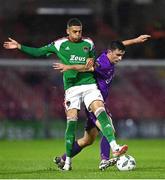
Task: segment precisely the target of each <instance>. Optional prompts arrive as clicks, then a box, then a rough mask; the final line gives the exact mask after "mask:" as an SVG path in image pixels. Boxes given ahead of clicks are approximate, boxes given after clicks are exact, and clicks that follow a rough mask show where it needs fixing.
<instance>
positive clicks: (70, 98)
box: [64, 84, 103, 110]
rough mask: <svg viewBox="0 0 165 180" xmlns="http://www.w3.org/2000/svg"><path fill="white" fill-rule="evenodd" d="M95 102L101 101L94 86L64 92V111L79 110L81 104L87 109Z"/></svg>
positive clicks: (77, 87)
mask: <svg viewBox="0 0 165 180" xmlns="http://www.w3.org/2000/svg"><path fill="white" fill-rule="evenodd" d="M95 100H101V101H103V97H102V95H101V92H100V90H99V89H98V88H97V85H96V84H88V85H80V86H74V87H71V88H69V89H67V90H66V91H65V103H64V104H65V109H66V110H69V109H78V110H80V108H81V103H82V102H84V104H85V106H86V108H87V109H89V106H90V104H91V103H92V102H93V101H95Z"/></svg>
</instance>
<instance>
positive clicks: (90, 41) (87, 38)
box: [82, 37, 94, 45]
mask: <svg viewBox="0 0 165 180" xmlns="http://www.w3.org/2000/svg"><path fill="white" fill-rule="evenodd" d="M82 40H83V41H86V42H88V43H90V44H92V45H93V44H94V42H93V40H92V39H91V38H89V37H82Z"/></svg>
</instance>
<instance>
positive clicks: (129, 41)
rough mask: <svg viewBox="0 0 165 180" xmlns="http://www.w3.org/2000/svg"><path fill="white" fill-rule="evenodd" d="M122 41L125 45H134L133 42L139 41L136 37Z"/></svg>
mask: <svg viewBox="0 0 165 180" xmlns="http://www.w3.org/2000/svg"><path fill="white" fill-rule="evenodd" d="M122 43H123V44H124V46H130V45H133V44H137V43H139V42H138V41H137V39H136V38H134V39H128V40H124V41H122Z"/></svg>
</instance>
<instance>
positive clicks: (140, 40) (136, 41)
mask: <svg viewBox="0 0 165 180" xmlns="http://www.w3.org/2000/svg"><path fill="white" fill-rule="evenodd" d="M150 37H151V36H150V35H148V34H144V35H140V36H138V37H137V38H133V39H128V40H124V41H122V43H123V44H124V45H125V46H129V45H133V44H139V43H143V42H145V41H147V40H148V39H149V38H150Z"/></svg>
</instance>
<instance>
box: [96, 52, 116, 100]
mask: <svg viewBox="0 0 165 180" xmlns="http://www.w3.org/2000/svg"><path fill="white" fill-rule="evenodd" d="M94 75H95V78H96V81H97V86H98V88H99V89H100V91H101V94H102V96H103V98H104V101H105V100H106V98H107V97H108V93H109V87H110V85H111V82H112V79H113V77H114V64H112V63H111V62H110V61H109V59H108V57H107V52H104V53H102V54H101V55H100V56H99V57H98V58H97V60H96V67H95V71H94Z"/></svg>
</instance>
